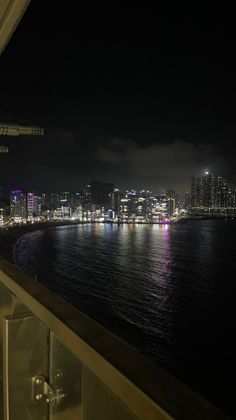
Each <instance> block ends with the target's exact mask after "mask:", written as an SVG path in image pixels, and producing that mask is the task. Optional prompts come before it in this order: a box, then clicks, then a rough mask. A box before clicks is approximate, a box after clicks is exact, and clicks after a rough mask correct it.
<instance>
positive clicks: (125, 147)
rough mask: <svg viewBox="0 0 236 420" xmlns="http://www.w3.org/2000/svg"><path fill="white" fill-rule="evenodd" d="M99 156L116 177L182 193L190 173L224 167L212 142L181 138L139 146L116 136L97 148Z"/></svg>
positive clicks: (188, 185)
mask: <svg viewBox="0 0 236 420" xmlns="http://www.w3.org/2000/svg"><path fill="white" fill-rule="evenodd" d="M97 156H98V159H99V160H100V161H101V162H102V163H103V164H105V165H106V167H107V169H109V168H110V171H111V173H113V177H115V178H118V177H120V178H122V183H124V182H125V180H126V184H129V183H131V182H134V183H135V185H140V186H141V187H146V188H148V187H149V188H150V187H151V188H152V189H154V191H155V192H158V191H165V189H166V188H168V187H174V188H176V189H177V190H179V191H181V192H183V191H184V190H186V189H189V187H190V178H191V175H193V174H198V173H200V172H202V171H203V170H204V169H208V170H219V169H220V168H221V167H222V166H223V165H222V164H223V162H222V158H221V157H220V156H219V155H217V153H215V152H214V148H213V147H212V145H210V144H207V145H203V144H200V145H194V144H191V143H187V142H184V141H181V140H176V141H173V142H171V143H168V144H162V143H154V144H152V145H149V146H146V147H145V146H144V147H138V145H137V144H136V143H135V142H134V141H131V140H128V141H127V140H125V139H119V138H114V139H112V140H111V142H110V143H109V145H108V146H101V147H99V148H98V151H97Z"/></svg>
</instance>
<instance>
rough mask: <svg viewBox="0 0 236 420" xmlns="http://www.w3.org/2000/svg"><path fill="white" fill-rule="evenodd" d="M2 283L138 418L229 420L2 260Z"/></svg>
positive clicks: (0, 269) (0, 268)
mask: <svg viewBox="0 0 236 420" xmlns="http://www.w3.org/2000/svg"><path fill="white" fill-rule="evenodd" d="M0 283H2V284H3V285H4V286H5V287H6V288H7V289H9V290H10V292H11V293H13V294H14V295H15V296H16V297H17V298H18V299H19V300H20V301H21V302H22V303H23V304H24V305H25V306H27V307H28V308H29V310H30V311H32V313H33V314H34V315H35V316H36V317H37V318H39V319H40V320H41V321H42V322H43V323H44V324H45V325H46V326H47V327H48V328H49V329H50V330H51V331H53V333H54V334H55V335H56V336H57V338H58V339H59V341H60V342H61V343H62V344H63V345H64V346H65V347H67V348H68V349H69V350H70V351H71V352H73V353H74V354H75V355H76V356H77V357H78V358H79V359H80V361H81V362H82V363H84V364H85V365H86V366H87V367H88V368H89V369H90V370H91V371H92V372H93V373H94V374H95V375H96V376H97V377H99V378H100V380H101V381H102V382H103V383H104V384H106V385H107V386H108V387H109V389H110V390H111V391H112V392H113V393H114V394H115V395H116V396H117V397H118V398H120V400H121V401H122V402H123V403H124V404H125V405H126V406H127V407H128V408H129V409H130V410H131V411H132V412H133V413H134V414H135V415H136V416H137V417H138V418H140V419H145V420H154V419H171V418H175V419H191V420H194V419H214V420H217V419H226V418H228V417H227V416H226V415H225V414H224V413H223V412H221V411H220V410H218V409H217V408H216V407H214V406H213V405H212V404H210V403H209V402H208V401H206V400H205V399H204V398H202V397H201V396H199V395H198V394H196V393H195V392H193V391H192V390H190V389H189V388H188V387H187V386H185V385H183V384H182V383H181V382H179V381H177V380H176V379H175V378H174V377H172V376H171V375H170V374H168V373H167V372H166V371H164V370H163V369H162V368H160V367H159V366H158V365H157V364H155V363H153V362H152V361H151V360H149V359H147V358H146V357H145V356H143V355H142V354H141V353H139V352H137V351H136V350H134V349H133V348H131V347H130V346H129V345H128V344H126V343H125V342H123V341H122V340H121V339H119V338H118V337H116V336H115V335H113V334H112V333H110V332H109V331H107V330H106V329H105V328H104V327H102V326H101V325H100V324H98V323H97V322H95V321H94V320H92V319H91V318H89V317H88V316H87V315H85V314H84V313H82V312H80V311H79V310H78V309H77V308H75V307H73V306H71V305H70V304H69V303H67V302H65V301H64V300H63V299H61V298H60V297H58V296H57V295H55V294H54V293H53V292H52V291H50V290H48V289H47V288H46V287H45V286H43V285H42V284H40V283H39V282H37V281H35V280H34V279H32V278H31V277H30V276H28V275H27V274H25V273H24V272H22V271H21V270H19V269H18V268H17V267H16V266H14V265H13V264H11V263H9V262H8V261H6V260H4V259H0Z"/></svg>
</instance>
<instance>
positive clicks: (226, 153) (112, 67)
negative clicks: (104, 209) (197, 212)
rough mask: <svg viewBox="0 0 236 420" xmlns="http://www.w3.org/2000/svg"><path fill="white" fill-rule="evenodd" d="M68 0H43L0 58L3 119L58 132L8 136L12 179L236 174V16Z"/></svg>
mask: <svg viewBox="0 0 236 420" xmlns="http://www.w3.org/2000/svg"><path fill="white" fill-rule="evenodd" d="M60 3H61V4H60ZM49 4H50V6H49ZM65 4H66V3H64V2H55V1H33V2H32V3H31V5H30V6H29V9H28V10H27V12H26V14H25V15H24V17H23V19H22V21H21V22H20V25H19V26H18V28H17V30H16V32H15V34H14V36H13V38H12V39H11V41H10V43H9V44H8V46H7V48H6V50H5V52H4V53H3V54H2V56H1V58H0V77H1V79H0V80H1V88H0V98H1V101H0V119H1V120H8V121H12V122H22V123H24V122H26V121H31V122H35V123H39V124H40V125H42V126H43V127H44V128H45V132H46V134H45V136H44V137H43V138H42V137H30V138H27V137H19V138H9V137H5V138H4V137H1V138H0V143H2V144H5V145H8V146H9V148H10V154H9V155H6V156H5V155H0V165H1V178H0V185H2V186H3V187H7V188H8V187H9V188H12V187H22V189H25V190H33V189H34V190H38V191H50V190H51V191H56V190H58V191H62V190H66V191H69V190H71V191H79V190H80V189H81V188H82V187H83V185H84V184H85V183H88V182H89V181H90V180H101V181H107V182H114V183H115V186H116V187H120V188H121V189H126V188H132V187H134V188H150V189H152V190H153V192H155V193H158V192H163V191H165V189H166V188H175V189H176V190H178V191H179V192H183V191H185V190H188V189H189V184H190V176H191V175H192V174H196V175H197V174H200V173H202V172H203V171H204V170H210V171H213V172H215V173H217V174H219V175H222V176H225V177H227V178H229V179H230V180H232V181H234V182H236V165H235V163H234V159H235V149H236V146H235V144H234V143H235V135H236V120H235V108H236V100H235V93H236V84H235V67H236V65H235V62H234V61H235V57H234V55H235V34H234V32H233V30H231V28H233V27H232V26H231V25H230V24H229V22H228V21H227V19H223V17H221V16H220V13H219V16H217V17H216V16H213V15H212V14H206V13H202V14H201V13H200V17H199V16H197V15H196V13H190V12H189V13H188V12H187V11H185V12H184V13H182V12H181V11H180V10H179V11H178V13H174V11H173V10H172V12H173V13H172V15H171V16H170V15H169V14H162V13H161V12H160V11H159V10H157V11H154V9H152V8H141V7H136V8H128V7H124V8H122V7H118V6H117V7H115V6H112V7H111V6H110V7H106V8H105V7H104V8H101V7H99V8H96V9H94V8H93V7H92V6H91V5H90V6H89V7H87V8H82V7H79V9H78V10H77V9H76V5H75V2H74V3H73V2H70V7H68V10H67V9H66V6H65ZM73 7H74V9H73ZM219 12H220V11H219ZM201 15H202V16H201Z"/></svg>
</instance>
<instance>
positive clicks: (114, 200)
mask: <svg viewBox="0 0 236 420" xmlns="http://www.w3.org/2000/svg"><path fill="white" fill-rule="evenodd" d="M121 198H122V193H121V191H120V190H118V189H115V190H114V191H113V192H112V193H111V205H110V208H111V210H113V211H114V212H115V214H116V216H117V215H118V213H119V211H120V204H121Z"/></svg>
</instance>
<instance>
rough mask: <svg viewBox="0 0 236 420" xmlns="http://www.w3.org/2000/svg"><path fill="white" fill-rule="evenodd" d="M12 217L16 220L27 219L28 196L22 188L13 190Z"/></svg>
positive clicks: (11, 199)
mask: <svg viewBox="0 0 236 420" xmlns="http://www.w3.org/2000/svg"><path fill="white" fill-rule="evenodd" d="M10 217H11V218H12V220H13V221H15V222H21V221H22V220H25V219H26V196H25V194H24V193H23V192H22V191H21V190H14V191H11V194H10Z"/></svg>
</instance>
